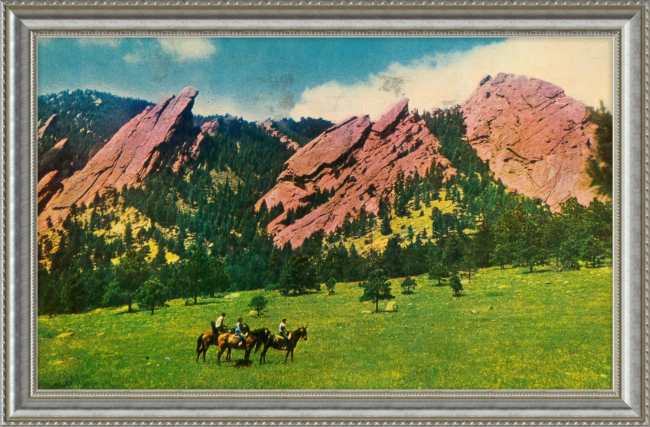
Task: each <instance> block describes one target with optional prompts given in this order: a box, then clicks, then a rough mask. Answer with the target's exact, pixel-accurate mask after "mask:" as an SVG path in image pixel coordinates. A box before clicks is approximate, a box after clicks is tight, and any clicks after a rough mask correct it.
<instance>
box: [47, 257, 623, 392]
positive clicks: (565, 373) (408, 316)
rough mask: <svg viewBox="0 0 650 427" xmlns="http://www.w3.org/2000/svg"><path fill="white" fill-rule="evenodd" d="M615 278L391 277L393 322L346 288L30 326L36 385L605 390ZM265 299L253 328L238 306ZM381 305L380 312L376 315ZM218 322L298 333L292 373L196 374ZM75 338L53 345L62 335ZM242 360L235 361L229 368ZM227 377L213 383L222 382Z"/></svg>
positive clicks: (584, 274) (275, 356)
mask: <svg viewBox="0 0 650 427" xmlns="http://www.w3.org/2000/svg"><path fill="white" fill-rule="evenodd" d="M611 278H612V269H611V267H609V266H606V267H602V268H597V269H589V268H583V269H581V270H579V271H572V272H562V273H558V272H555V271H540V272H536V273H533V274H526V273H525V272H524V271H523V270H520V269H505V270H501V269H499V268H491V269H487V270H480V271H479V272H478V274H477V275H476V276H474V277H472V281H471V283H466V282H467V280H466V279H465V280H464V281H465V284H464V287H465V291H464V292H463V294H464V296H462V297H461V298H454V297H453V295H452V291H451V289H450V288H449V287H447V286H442V287H437V286H435V283H433V282H432V281H429V280H428V279H427V278H426V276H420V277H417V278H416V281H417V283H418V286H417V289H416V290H415V293H414V294H413V295H403V294H401V293H400V291H401V289H400V287H399V283H400V282H401V279H399V280H397V279H396V280H392V283H393V293H394V294H395V296H396V303H397V306H398V311H397V312H395V313H379V314H375V313H371V314H365V313H362V311H372V310H373V309H374V304H373V303H371V302H365V303H361V302H359V297H360V295H361V293H362V291H361V289H360V288H358V287H357V286H356V284H354V283H346V284H337V285H336V293H335V294H334V295H327V293H326V292H320V293H314V294H309V295H303V296H300V297H281V296H280V295H279V294H278V293H277V292H267V291H253V292H240V293H239V295H240V296H239V297H238V298H219V299H199V304H198V305H196V306H194V305H185V301H184V300H174V301H170V302H169V307H167V308H162V309H159V310H156V312H155V315H153V316H151V315H150V314H149V312H145V311H141V312H136V313H132V314H125V311H126V308H125V307H123V308H118V309H98V310H95V311H94V312H91V313H87V314H80V315H65V316H56V317H53V318H51V319H50V318H47V317H46V316H41V317H39V319H38V328H39V329H38V356H39V361H38V369H39V373H38V375H39V376H38V378H39V387H40V388H48V389H49V388H80V389H155V388H158V389H264V388H266V389H269V388H278V389H298V388H301V389H302V388H313V389H609V388H611V387H612V286H611ZM258 293H264V295H265V296H266V298H267V299H268V300H269V306H268V308H267V310H266V311H265V312H264V313H263V314H262V316H261V317H259V318H258V317H257V316H253V315H250V314H249V312H250V308H249V307H248V303H249V301H250V299H251V298H252V297H253V296H254V295H256V294H258ZM385 305H386V302H385V301H384V302H383V303H382V304H381V305H380V307H384V306H385ZM221 311H225V312H226V313H228V316H227V323H228V324H230V325H232V324H233V323H234V320H235V319H236V318H237V316H243V317H244V320H245V321H246V322H248V323H249V324H250V326H251V327H253V328H257V327H262V326H264V327H270V328H273V329H274V330H275V328H276V327H277V324H278V323H279V321H280V319H281V318H282V317H283V316H286V317H287V318H288V319H289V328H290V329H293V328H296V327H299V326H303V325H304V326H307V328H308V331H309V339H308V340H307V341H306V342H305V341H303V342H300V344H299V345H298V348H297V349H296V352H295V363H294V364H293V365H292V364H291V363H289V364H287V365H284V364H283V363H281V362H282V360H283V359H284V355H283V353H279V352H276V351H272V350H270V351H269V354H268V356H267V360H268V361H269V362H271V363H269V364H268V365H263V366H260V365H259V364H258V363H257V361H258V355H257V356H256V355H252V356H251V357H252V360H253V361H254V365H253V367H252V368H250V369H233V365H232V364H230V363H223V364H222V365H221V366H217V364H216V355H217V353H216V351H215V349H214V348H210V350H209V351H208V353H207V363H203V362H202V361H200V362H199V363H195V361H194V360H195V357H196V353H195V349H196V341H197V338H198V336H199V334H200V333H202V332H205V331H208V330H209V328H210V324H209V322H210V321H211V320H214V319H215V318H216V317H217V315H218V314H219V313H220V312H221ZM68 332H71V333H73V335H71V336H68V337H61V338H57V336H59V335H60V334H62V333H68ZM241 358H243V352H236V353H235V354H234V355H233V360H236V359H241ZM226 372H227V373H228V375H224V373H226Z"/></svg>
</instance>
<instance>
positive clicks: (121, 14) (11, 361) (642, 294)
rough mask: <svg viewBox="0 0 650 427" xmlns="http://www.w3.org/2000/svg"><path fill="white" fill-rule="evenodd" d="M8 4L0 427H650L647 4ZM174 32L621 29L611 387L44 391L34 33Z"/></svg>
mask: <svg viewBox="0 0 650 427" xmlns="http://www.w3.org/2000/svg"><path fill="white" fill-rule="evenodd" d="M2 6H3V8H2V22H1V26H2V30H4V31H2V37H3V43H2V46H1V47H0V49H2V57H3V63H4V67H3V69H2V73H3V85H2V92H3V96H2V101H0V110H1V111H2V113H3V114H2V115H0V116H1V126H2V130H3V132H2V133H1V134H0V138H2V139H1V140H0V143H1V144H2V146H3V150H2V152H1V153H0V162H2V165H3V168H2V172H0V179H2V181H3V183H4V184H5V185H4V186H2V187H0V198H2V200H3V201H4V202H5V203H4V205H3V208H2V209H1V210H0V216H2V219H3V227H2V228H1V229H0V237H2V238H3V239H2V240H3V241H4V245H3V247H2V253H3V255H4V257H3V262H2V264H0V268H1V269H2V271H3V273H4V274H3V282H2V285H3V287H4V292H3V293H2V297H1V298H2V305H1V307H0V313H1V318H0V321H1V323H2V326H4V327H3V328H2V341H1V342H0V348H1V350H2V356H3V358H2V372H3V396H2V406H3V410H2V414H0V417H1V421H2V423H3V425H45V424H48V425H49V424H65V425H81V424H83V425H109V424H110V425H144V424H147V425H150V424H156V425H204V424H214V425H289V424H293V425H362V424H363V425H423V424H427V425H459V424H463V425H465V424H467V425H565V424H566V425H569V424H570V425H644V426H650V401H649V397H648V396H650V377H649V373H650V347H649V345H648V343H649V342H650V314H649V313H650V284H649V282H648V273H649V272H650V270H649V269H650V224H649V223H648V222H649V221H648V220H649V219H650V210H649V209H648V204H647V202H648V200H649V199H650V157H649V156H648V153H650V72H649V70H650V49H649V46H650V3H646V2H641V1H630V2H612V1H581V2H573V1H540V2H535V1H495V2H492V1H466V2H465V1H435V0H422V1H358V0H353V1H292V2H284V1H206V2H202V1H201V2H199V1H176V2H173V1H172V2H169V1H153V2H148V1H124V2H122V1H88V2H86V1H74V0H73V1H42V2H41V1H6V2H4V3H2ZM172 12H173V13H172ZM127 18H128V19H127ZM198 18H200V19H198ZM192 19H193V20H194V21H195V22H191V21H192ZM454 27H460V29H454ZM172 35H173V36H222V37H227V36H238V37H264V36H276V37H278V36H280V37H288V36H305V37H317V36H321V37H327V36H338V37H341V36H348V37H349V36H366V37H373V36H402V37H409V36H422V37H435V36H488V35H489V36H495V35H498V36H542V35H543V36H560V35H563V36H566V35H573V36H608V37H613V38H614V39H615V43H614V45H615V55H614V57H615V62H616V66H615V98H614V99H615V112H614V113H615V123H616V124H617V125H618V126H617V127H616V130H615V140H616V141H617V144H616V149H617V151H616V153H615V178H616V179H615V184H616V188H615V194H614V198H615V211H614V216H615V218H614V224H615V229H616V231H615V235H614V241H615V243H614V244H615V253H616V254H617V256H616V257H615V262H614V298H613V299H614V307H613V308H614V309H613V313H614V331H613V333H614V355H613V362H614V369H613V371H614V387H613V389H612V390H603V391H571V390H567V391H514V390H510V391H476V390H472V391H439V390H435V391H434V390H432V391H390V390H381V391H370V390H357V391H352V390H350V391H337V390H322V391H305V390H295V391H274V390H268V391H261V392H254V391H250V390H242V391H178V390H170V391H155V392H146V391H115V392H114V391H63V390H61V391H39V390H38V389H37V388H36V342H37V336H36V287H35V286H36V275H35V271H36V268H35V266H36V230H35V223H36V221H35V218H36V216H35V212H36V200H35V197H34V194H35V191H36V184H37V178H36V167H35V165H36V152H35V147H36V119H35V118H36V55H37V49H36V41H37V38H38V37H44V36H48V37H57V36H58V37H66V36H67V37H70V36H74V37H83V36H149V37H151V36H172ZM641 94H643V96H641ZM27 136H29V137H27ZM642 171H643V178H642ZM27 183H28V184H27ZM642 188H643V189H644V192H643V193H641V189H642ZM25 190H27V191H25ZM5 191H6V193H5ZM25 211H29V215H25ZM642 227H643V231H641V228H642ZM642 246H643V247H644V250H643V251H641V247H642ZM642 255H643V256H642ZM27 284H29V286H26V285H27ZM27 349H28V350H27ZM206 403H207V405H206ZM251 404H252V405H255V407H256V408H258V410H257V411H256V412H254V413H252V414H249V415H246V416H244V417H242V416H241V413H242V408H245V407H247V406H248V405H251ZM205 406H208V408H209V409H208V410H206V411H205V412H204V413H203V414H207V415H203V414H202V415H201V416H197V415H195V413H194V411H195V410H196V408H205ZM180 420H183V421H180Z"/></svg>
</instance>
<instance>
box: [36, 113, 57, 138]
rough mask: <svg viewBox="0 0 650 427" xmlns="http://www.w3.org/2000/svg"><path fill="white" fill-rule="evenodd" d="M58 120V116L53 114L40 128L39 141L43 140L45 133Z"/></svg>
mask: <svg viewBox="0 0 650 427" xmlns="http://www.w3.org/2000/svg"><path fill="white" fill-rule="evenodd" d="M55 119H56V114H52V115H51V116H50V117H49V118H48V119H47V120H46V121H45V123H43V125H42V126H41V127H39V128H38V139H41V138H43V137H44V136H45V133H46V132H47V130H48V129H49V128H50V125H51V124H52V122H54V120H55Z"/></svg>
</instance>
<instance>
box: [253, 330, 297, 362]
mask: <svg viewBox="0 0 650 427" xmlns="http://www.w3.org/2000/svg"><path fill="white" fill-rule="evenodd" d="M300 339H303V340H305V341H307V328H305V327H304V326H303V327H302V328H299V329H296V330H295V331H293V332H291V333H290V334H289V342H288V343H287V344H286V345H285V343H284V338H282V337H281V336H279V335H275V336H271V337H269V339H268V340H267V341H266V343H265V344H264V350H262V354H261V355H260V364H262V363H265V362H266V352H267V351H268V350H269V348H272V349H274V350H278V351H286V352H287V354H286V355H285V356H284V363H287V358H288V357H289V354H291V363H293V350H294V349H295V348H296V346H297V345H298V341H300Z"/></svg>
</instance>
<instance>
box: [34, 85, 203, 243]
mask: <svg viewBox="0 0 650 427" xmlns="http://www.w3.org/2000/svg"><path fill="white" fill-rule="evenodd" d="M197 94H198V91H196V90H195V89H193V88H191V87H188V88H186V89H184V90H183V91H182V92H181V93H180V94H179V95H178V96H174V95H170V96H168V97H167V98H165V99H164V100H163V101H162V102H160V103H159V104H158V105H156V106H155V107H147V108H146V109H145V110H144V111H143V112H142V113H140V114H139V115H138V116H136V117H135V118H133V119H132V120H131V121H130V122H128V123H127V124H126V125H124V126H123V127H122V128H121V129H120V130H119V131H118V132H117V133H116V134H115V136H113V138H112V139H111V140H110V141H109V142H108V143H107V144H106V145H105V146H104V147H102V149H101V150H99V151H98V152H97V154H95V155H94V156H93V157H92V158H91V159H90V160H89V161H88V163H87V164H86V166H85V167H84V168H83V169H82V170H80V171H77V172H76V173H75V174H74V175H72V176H71V177H70V178H68V179H65V180H63V181H62V182H61V186H62V188H61V189H60V190H59V191H58V192H57V193H56V194H55V195H53V196H52V197H51V199H50V200H49V202H48V203H47V205H46V206H45V208H44V210H43V211H42V212H41V213H40V214H39V217H38V227H39V231H46V230H47V229H48V228H49V227H48V225H47V218H48V217H49V218H50V220H51V222H52V224H53V225H54V226H57V225H58V224H60V223H61V222H62V221H63V220H64V219H65V217H66V216H67V215H68V213H69V211H70V207H71V206H72V205H73V204H75V203H76V204H77V205H79V204H81V203H90V202H91V201H92V200H93V199H94V197H95V195H96V194H97V193H102V192H103V191H105V189H106V188H108V187H114V188H117V189H120V188H121V187H122V186H124V185H126V186H137V185H140V184H141V182H142V179H144V178H145V177H146V176H147V175H148V174H149V173H151V171H152V170H154V169H156V168H158V167H160V166H161V165H162V164H163V163H164V162H167V161H169V160H170V159H169V158H167V157H166V156H165V153H167V152H169V151H173V150H174V149H177V147H178V146H180V145H182V143H183V141H185V140H187V139H188V138H192V139H193V138H194V137H195V135H193V132H194V130H193V127H192V113H191V110H192V106H193V104H194V98H195V97H196V96H197ZM39 187H40V183H39ZM44 187H45V185H44Z"/></svg>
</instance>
